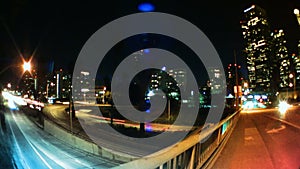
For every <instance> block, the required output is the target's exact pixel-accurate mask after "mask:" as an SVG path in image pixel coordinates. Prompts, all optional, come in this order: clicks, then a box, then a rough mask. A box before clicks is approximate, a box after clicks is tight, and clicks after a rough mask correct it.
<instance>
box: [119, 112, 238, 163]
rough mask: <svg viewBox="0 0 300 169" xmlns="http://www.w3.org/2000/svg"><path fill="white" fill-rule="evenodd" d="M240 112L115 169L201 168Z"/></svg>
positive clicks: (228, 133)
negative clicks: (170, 145)
mask: <svg viewBox="0 0 300 169" xmlns="http://www.w3.org/2000/svg"><path fill="white" fill-rule="evenodd" d="M239 114H240V110H239V111H237V112H235V113H234V114H232V115H230V116H229V117H227V118H226V119H224V120H222V121H221V122H219V123H218V124H215V125H212V126H210V127H207V128H205V129H202V130H199V131H197V132H194V133H193V134H191V135H190V136H189V137H187V138H186V139H184V140H183V141H181V142H179V143H176V144H175V145H173V146H172V147H169V148H166V149H163V150H161V151H158V152H156V153H154V154H151V155H148V156H146V157H143V158H140V159H137V160H134V161H131V162H129V163H125V164H122V165H120V166H118V167H115V169H124V168H125V169H127V168H128V169H129V168H130V169H133V168H145V169H181V168H182V169H186V168H188V169H194V168H202V167H204V165H205V164H206V163H207V162H208V160H209V159H210V158H211V157H212V156H213V155H214V154H215V153H216V152H217V151H216V150H217V149H218V148H219V147H220V145H221V143H222V142H223V140H225V138H226V136H230V133H231V131H232V130H233V129H234V127H235V125H236V123H237V121H238V118H239Z"/></svg>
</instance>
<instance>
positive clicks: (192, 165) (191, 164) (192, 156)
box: [187, 146, 195, 169]
mask: <svg viewBox="0 0 300 169" xmlns="http://www.w3.org/2000/svg"><path fill="white" fill-rule="evenodd" d="M194 161H195V146H194V147H193V151H192V154H191V159H190V162H189V165H188V167H187V168H189V169H194Z"/></svg>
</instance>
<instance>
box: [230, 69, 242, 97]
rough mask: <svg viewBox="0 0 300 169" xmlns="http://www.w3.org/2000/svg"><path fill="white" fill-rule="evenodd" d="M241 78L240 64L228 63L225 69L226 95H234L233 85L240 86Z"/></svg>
mask: <svg viewBox="0 0 300 169" xmlns="http://www.w3.org/2000/svg"><path fill="white" fill-rule="evenodd" d="M242 80H243V77H242V72H241V65H237V64H228V66H227V71H226V82H227V95H230V94H231V95H233V96H234V86H237V85H238V86H240V85H241V84H242Z"/></svg>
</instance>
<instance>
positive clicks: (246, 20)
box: [240, 5, 276, 93]
mask: <svg viewBox="0 0 300 169" xmlns="http://www.w3.org/2000/svg"><path fill="white" fill-rule="evenodd" d="M240 23H241V27H242V34H243V39H244V47H245V48H244V54H245V55H246V58H247V69H248V78H249V89H250V90H251V91H253V92H263V93H273V92H274V89H276V88H274V85H275V84H273V83H272V79H273V78H274V77H273V70H274V66H276V60H275V59H274V58H273V56H272V54H271V46H272V43H271V36H270V35H271V31H270V27H269V23H268V20H267V15H266V11H265V10H264V9H262V8H261V7H259V6H257V5H252V6H251V7H250V8H247V9H245V10H244V14H243V18H242V21H241V22H240Z"/></svg>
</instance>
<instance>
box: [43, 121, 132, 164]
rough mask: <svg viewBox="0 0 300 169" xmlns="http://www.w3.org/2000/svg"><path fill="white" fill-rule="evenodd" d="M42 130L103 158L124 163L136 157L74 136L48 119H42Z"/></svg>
mask: <svg viewBox="0 0 300 169" xmlns="http://www.w3.org/2000/svg"><path fill="white" fill-rule="evenodd" d="M44 131H45V132H47V133H49V134H51V135H53V136H54V137H56V138H57V139H59V140H61V141H63V142H65V143H67V144H69V145H71V146H73V147H75V148H78V149H80V150H83V151H86V152H89V153H92V154H95V155H99V156H101V157H103V158H107V159H110V160H115V161H119V162H125V163H127V162H129V161H133V160H135V159H136V157H133V156H129V155H127V154H123V153H118V152H114V151H112V150H108V149H104V148H101V147H99V146H98V145H97V144H95V143H92V142H89V141H86V140H84V139H82V138H79V137H76V136H75V135H73V134H72V133H69V132H67V131H66V130H65V129H63V128H60V127H59V126H57V125H56V124H54V123H53V122H51V121H49V120H48V119H45V120H44Z"/></svg>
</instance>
